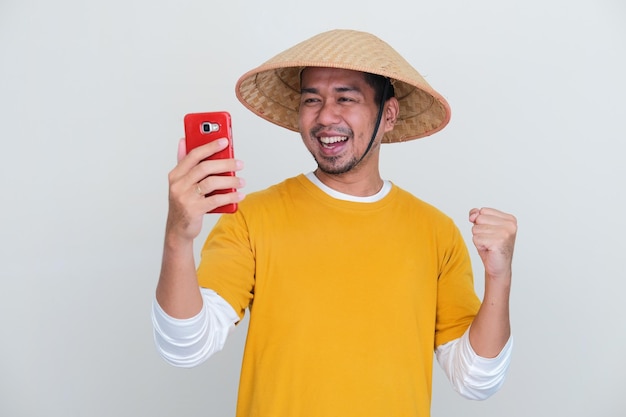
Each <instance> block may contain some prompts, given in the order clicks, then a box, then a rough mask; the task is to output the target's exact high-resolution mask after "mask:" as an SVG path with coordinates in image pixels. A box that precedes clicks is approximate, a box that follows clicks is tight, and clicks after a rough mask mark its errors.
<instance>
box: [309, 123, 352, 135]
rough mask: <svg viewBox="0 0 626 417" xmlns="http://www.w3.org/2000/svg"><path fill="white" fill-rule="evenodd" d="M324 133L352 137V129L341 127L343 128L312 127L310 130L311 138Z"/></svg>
mask: <svg viewBox="0 0 626 417" xmlns="http://www.w3.org/2000/svg"><path fill="white" fill-rule="evenodd" d="M324 131H328V132H333V134H335V133H338V134H340V135H342V136H352V129H350V128H347V127H343V126H336V127H335V126H322V125H317V126H313V127H312V128H311V130H310V132H311V136H319V135H320V133H322V132H324Z"/></svg>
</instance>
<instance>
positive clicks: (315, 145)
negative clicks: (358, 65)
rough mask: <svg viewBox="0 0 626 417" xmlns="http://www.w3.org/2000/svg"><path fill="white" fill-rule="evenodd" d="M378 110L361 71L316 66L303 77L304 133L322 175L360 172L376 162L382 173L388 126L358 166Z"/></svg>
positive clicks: (301, 103) (301, 110)
mask: <svg viewBox="0 0 626 417" xmlns="http://www.w3.org/2000/svg"><path fill="white" fill-rule="evenodd" d="M378 105H379V104H378V103H376V102H375V100H374V89H373V87H371V86H370V85H369V84H368V83H367V82H366V81H365V78H364V76H363V73H361V72H357V71H350V70H344V69H337V68H312V67H311V68H306V69H305V70H304V71H303V72H302V82H301V98H300V110H299V123H300V133H301V135H302V139H303V141H304V144H305V145H306V147H307V149H308V150H309V152H311V154H312V155H313V158H315V161H316V162H317V165H318V167H319V169H320V170H321V171H323V172H325V173H327V174H343V173H346V172H348V171H350V170H352V169H353V168H354V167H355V166H356V165H357V163H358V164H359V169H361V168H362V166H368V165H371V163H372V162H376V165H375V169H378V165H377V155H378V146H379V144H380V140H381V138H382V136H383V134H384V133H385V131H387V130H388V129H387V128H386V125H385V124H384V123H381V128H380V129H379V132H378V137H377V138H376V140H375V142H374V144H373V145H372V149H371V150H370V151H369V152H368V154H367V155H366V156H365V158H364V159H363V161H361V162H360V163H359V160H360V159H361V157H362V156H363V153H364V152H365V151H366V149H367V146H368V144H369V141H370V139H371V137H372V133H373V131H374V126H375V124H376V117H377V115H378ZM383 119H384V117H383ZM372 158H373V159H372Z"/></svg>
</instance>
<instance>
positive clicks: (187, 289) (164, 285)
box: [156, 233, 202, 319]
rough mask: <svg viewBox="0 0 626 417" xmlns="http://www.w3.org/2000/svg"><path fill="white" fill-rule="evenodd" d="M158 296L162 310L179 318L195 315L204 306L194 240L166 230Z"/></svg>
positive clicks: (157, 290)
mask: <svg viewBox="0 0 626 417" xmlns="http://www.w3.org/2000/svg"><path fill="white" fill-rule="evenodd" d="M156 299H157V302H158V303H159V305H160V306H161V308H162V309H163V311H165V312H166V313H167V314H168V315H170V316H171V317H174V318H178V319H186V318H190V317H194V316H196V315H197V314H198V313H199V312H200V310H201V309H202V296H201V294H200V288H199V286H198V280H197V277H196V266H195V261H194V257H193V240H185V239H176V238H174V237H172V236H168V234H167V233H166V238H165V244H164V247H163V260H162V264H161V274H160V276H159V282H158V285H157V289H156Z"/></svg>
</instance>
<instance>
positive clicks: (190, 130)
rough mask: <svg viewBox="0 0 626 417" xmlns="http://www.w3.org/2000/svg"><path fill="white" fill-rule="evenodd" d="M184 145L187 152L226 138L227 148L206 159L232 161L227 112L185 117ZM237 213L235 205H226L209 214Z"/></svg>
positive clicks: (232, 152) (230, 135)
mask: <svg viewBox="0 0 626 417" xmlns="http://www.w3.org/2000/svg"><path fill="white" fill-rule="evenodd" d="M184 124H185V143H186V145H187V152H189V151H191V150H192V149H194V148H197V147H198V146H201V145H204V144H206V143H209V142H212V141H214V140H217V139H220V138H228V146H227V147H226V148H225V149H222V150H221V151H219V152H217V153H215V154H213V155H211V156H210V157H208V158H207V159H208V160H210V159H232V158H234V157H235V153H234V148H233V135H232V122H231V117H230V114H229V113H228V112H225V111H218V112H208V113H190V114H187V115H185V118H184ZM218 175H229V176H234V175H235V173H234V172H232V171H231V172H224V173H222V174H218ZM235 191H236V190H235V189H234V188H229V189H225V190H216V191H214V192H212V193H210V194H207V196H210V195H213V194H218V193H230V192H235ZM235 211H237V204H228V205H226V206H222V207H218V208H216V209H214V210H212V211H210V213H234V212H235Z"/></svg>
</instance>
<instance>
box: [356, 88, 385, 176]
mask: <svg viewBox="0 0 626 417" xmlns="http://www.w3.org/2000/svg"><path fill="white" fill-rule="evenodd" d="M388 90H389V81H387V82H386V83H385V87H384V88H383V94H382V97H381V98H380V105H379V106H378V116H376V125H375V126H374V132H372V138H371V139H370V143H368V144H367V149H365V152H363V155H361V158H359V160H358V161H357V163H356V164H354V166H353V167H352V169H354V167H356V166H357V165H359V164H360V163H361V161H362V160H363V158H365V155H367V153H368V152H369V151H370V150H371V149H372V145H374V140H375V139H376V134H377V133H378V129H379V128H380V121H381V120H382V118H383V109H384V107H385V97H387V91H388Z"/></svg>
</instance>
